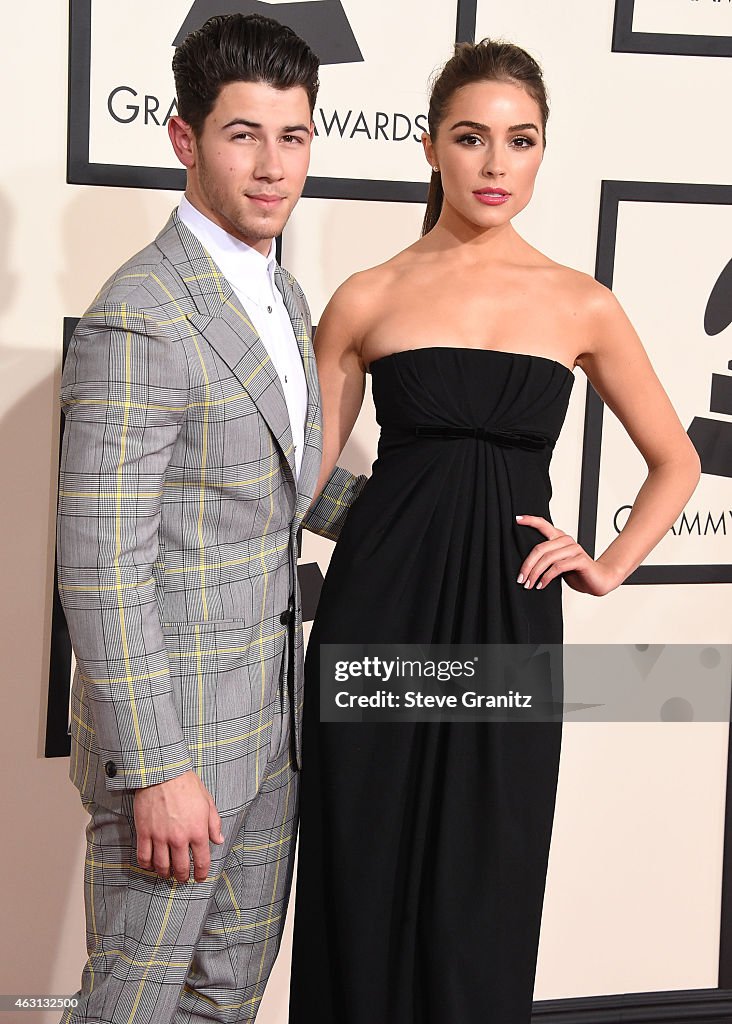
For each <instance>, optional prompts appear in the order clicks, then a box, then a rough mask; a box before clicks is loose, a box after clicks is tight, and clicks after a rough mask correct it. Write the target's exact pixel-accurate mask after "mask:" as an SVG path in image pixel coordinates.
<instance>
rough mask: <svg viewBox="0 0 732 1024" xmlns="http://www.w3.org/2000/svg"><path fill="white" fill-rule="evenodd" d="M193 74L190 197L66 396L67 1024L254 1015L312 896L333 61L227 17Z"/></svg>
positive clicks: (71, 357) (178, 132) (184, 146)
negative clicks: (311, 190)
mask: <svg viewBox="0 0 732 1024" xmlns="http://www.w3.org/2000/svg"><path fill="white" fill-rule="evenodd" d="M173 68H174V72H175V79H176V91H177V96H178V110H179V116H177V117H174V118H172V119H171V122H170V126H169V132H170V137H171V141H172V143H173V146H174V149H175V151H176V154H177V156H178V158H179V159H180V160H181V162H182V163H183V164H184V165H185V167H186V169H187V185H186V196H185V197H184V199H183V200H182V202H181V206H180V207H179V208H178V209H177V210H175V211H174V212H173V213H172V215H171V217H170V219H169V221H168V223H167V224H166V225H165V227H164V228H163V230H162V231H161V233H160V234H159V235H158V237H157V238H156V239H155V241H153V242H152V243H151V244H150V245H148V246H147V247H146V248H145V249H143V250H142V251H141V252H140V253H138V254H137V255H135V256H133V257H132V259H130V260H129V261H128V262H127V263H126V264H125V265H124V266H123V267H121V268H120V269H119V270H118V271H117V273H115V274H114V275H113V276H112V277H111V278H110V280H109V281H107V283H106V284H105V285H104V286H103V288H102V290H101V291H100V293H99V294H98V295H97V297H96V299H95V300H94V302H93V303H92V305H91V307H90V308H89V310H88V311H87V312H86V314H85V315H84V316H83V317H82V319H81V321H80V322H79V325H78V327H77V329H76V331H75V333H74V337H73V339H72V343H71V347H70V349H69V353H68V357H67V360H66V363H65V367H64V373H63V381H62V390H61V399H62V406H63V409H64V412H65V414H66V426H65V433H64V440H63V449H62V458H61V475H60V488H59V515H58V538H57V539H58V579H59V592H60V595H61V599H62V602H63V606H64V609H65V612H66V617H67V621H68V625H69V630H70V633H71V639H72V642H73V646H74V650H75V654H76V661H77V671H76V673H75V676H74V682H73V687H72V703H71V714H72V730H71V762H70V776H71V778H72V780H73V782H74V784H75V785H76V786H77V787H78V789H79V791H80V794H81V799H82V801H83V803H84V806H85V808H86V809H87V810H88V812H89V815H90V819H89V823H88V826H87V856H86V862H85V875H84V893H85V906H86V921H87V947H88V960H87V963H86V965H85V967H84V971H83V975H82V985H81V989H80V991H79V992H78V993H77V996H78V1006H77V1008H75V1009H74V1010H69V1011H67V1012H66V1013H65V1014H64V1017H63V1018H62V1020H63V1021H64V1022H78V1021H87V1022H95V1024H102V1022H105V1024H118V1022H119V1024H121V1022H124V1024H132V1022H136V1024H153V1022H154V1024H166V1022H170V1021H175V1022H176V1024H182V1022H184V1021H185V1022H194V1021H204V1020H205V1021H229V1022H233V1021H252V1020H254V1019H255V1017H256V1013H257V1009H258V1006H259V1003H260V1000H261V997H262V994H263V991H264V987H265V984H266V981H267V978H268V976H269V972H270V969H271V967H272V964H273V962H274V959H275V956H276V953H277V950H278V948H279V944H280V938H281V934H282V927H283V924H284V918H285V911H286V907H287V898H288V895H289V889H290V882H291V878H292V858H293V853H294V844H295V833H296V822H297V802H298V778H299V777H298V769H299V768H300V764H301V762H300V728H299V718H300V711H301V705H302V676H303V641H302V617H301V609H300V600H299V592H298V585H297V572H296V569H297V538H298V531H299V529H300V526H301V524H302V523H303V520H304V518H305V514H306V512H308V509H309V507H310V505H311V501H312V499H313V495H314V491H315V487H316V483H317V479H318V472H319V468H320V459H321V413H320V396H319V390H318V381H317V373H316V365H315V359H314V356H313V351H312V345H311V321H310V313H309V310H308V306H307V302H306V301H305V297H304V295H303V293H302V291H301V289H300V287H299V285H298V284H297V282H296V281H295V280H294V278H293V277H292V276H291V275H290V274H289V273H287V271H284V270H283V269H282V268H280V267H279V266H278V265H277V263H276V260H275V258H274V254H273V249H274V242H273V239H274V238H275V237H276V236H277V235H278V234H279V233H280V232H281V230H282V228H283V226H284V224H285V222H286V221H287V218H288V217H289V214H290V212H291V210H292V208H293V207H294V205H295V203H296V202H297V199H298V198H299V196H300V193H301V191H302V188H303V185H304V182H305V178H306V175H307V169H308V162H309V153H310V142H311V139H312V135H313V124H312V112H313V107H314V103H315V98H316V95H317V88H318V61H317V58H316V57H315V56H314V54H313V53H312V51H311V50H310V49H309V47H308V46H307V44H306V43H304V42H303V40H301V39H300V38H299V37H298V36H297V35H295V33H294V32H292V31H291V30H289V29H286V28H283V27H282V26H281V25H279V24H278V23H277V22H275V21H272V20H271V19H267V18H260V17H257V16H251V17H247V18H244V17H242V16H241V15H231V16H228V17H219V18H213V19H211V20H210V21H209V22H207V23H206V25H205V26H204V27H203V28H202V29H201V30H199V31H198V32H195V33H192V34H191V35H189V36H188V37H187V38H186V40H185V41H184V42H183V43H182V44H181V46H180V47H178V49H177V50H176V53H175V57H174V61H173ZM224 267H225V268H226V270H225V271H224V269H223V268H224ZM355 488H356V481H355V479H354V478H353V477H351V475H350V474H348V473H345V472H344V471H343V470H341V469H338V468H337V469H336V470H335V471H334V474H333V475H332V476H331V479H330V480H329V481H328V484H327V486H326V488H325V490H324V492H323V494H322V495H321V496H320V498H319V499H318V501H317V502H315V504H314V505H313V507H312V509H310V512H309V513H308V525H309V526H310V528H312V529H315V530H316V531H317V532H322V533H324V534H326V535H327V536H331V537H337V535H338V532H339V529H340V525H341V523H342V521H343V518H344V517H345V512H346V511H347V507H348V502H349V496H351V495H352V493H355ZM191 862H192V863H191ZM191 868H192V869H193V870H192V875H191Z"/></svg>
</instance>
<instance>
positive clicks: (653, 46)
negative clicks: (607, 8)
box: [612, 0, 732, 57]
mask: <svg viewBox="0 0 732 1024" xmlns="http://www.w3.org/2000/svg"><path fill="white" fill-rule="evenodd" d="M634 10H635V0H615V23H614V25H613V45H612V48H613V50H614V51H615V52H619V53H665V54H681V55H684V56H695V57H732V36H702V35H682V34H681V33H677V32H662V31H659V32H634V31H633V14H634Z"/></svg>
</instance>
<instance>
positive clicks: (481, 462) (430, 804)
mask: <svg viewBox="0 0 732 1024" xmlns="http://www.w3.org/2000/svg"><path fill="white" fill-rule="evenodd" d="M371 373H372V384H373V397H374V403H375V407H376V414H377V419H378V422H379V423H380V425H381V428H382V429H381V435H380V439H379V447H378V458H377V460H376V462H375V463H374V466H373V472H372V475H371V477H370V478H369V479H368V481H367V483H366V485H365V486H364V488H363V490H362V492H361V494H360V495H359V497H358V499H357V500H356V502H355V503H354V505H353V506H352V508H351V511H350V512H349V515H348V518H347V520H346V522H345V524H344V527H343V530H342V532H341V536H340V540H339V542H338V543H337V544H336V547H335V549H334V551H333V555H332V559H331V562H330V566H329V569H328V573H327V576H326V579H325V583H324V585H323V590H322V593H321V597H320V602H319V606H318V611H317V615H316V619H315V622H314V624H313V630H312V633H311V636H310V640H309V644H308V650H307V655H306V662H305V708H304V713H303V769H302V773H301V825H300V840H299V855H298V872H297V891H296V903H295V933H294V946H293V963H292V982H291V993H290V1022H291V1024H312V1022H313V1021H317V1022H318V1024H528V1022H529V1021H530V1019H531V1004H532V998H533V989H534V977H535V970H536V958H537V950H538V942H539V929H540V923H541V912H542V904H543V898H544V888H545V880H546V869H547V859H548V854H549V845H550V839H551V830H552V820H553V815H554V805H555V796H556V783H557V773H558V768H559V754H560V745H561V721H559V722H545V723H544V722H477V721H476V722H421V723H410V722H366V723H321V722H320V714H319V678H318V645H319V644H320V643H328V642H331V643H340V642H343V643H368V642H374V643H420V642H421V643H522V644H523V643H531V644H533V643H537V644H542V643H552V644H556V643H561V642H562V636H563V623H562V602H561V587H560V584H561V577H558V578H556V579H555V580H553V581H552V582H551V583H550V584H549V586H548V587H547V589H546V590H538V591H537V590H536V589H535V587H532V589H531V590H525V589H524V587H523V586H522V585H521V584H518V583H517V582H516V577H517V575H518V571H519V568H520V566H521V563H522V561H523V559H524V557H525V556H526V555H527V554H528V552H529V551H530V550H531V549H532V548H533V547H534V545H535V544H537V543H539V542H540V541H542V540H544V539H545V538H544V536H543V534H541V533H540V532H539V531H538V530H536V529H534V528H533V527H528V526H521V525H520V524H518V523H517V522H516V521H515V518H514V517H515V516H516V515H517V514H522V513H529V514H532V515H540V516H544V517H545V518H546V519H548V520H549V521H550V522H551V517H550V513H549V499H550V497H551V484H550V480H549V464H550V460H551V451H552V448H553V446H554V442H555V441H556V439H557V437H558V436H559V432H560V430H561V427H562V424H563V422H564V418H565V415H566V411H567V406H568V403H569V398H570V394H571V391H572V385H573V384H574V376H573V374H572V373H571V372H570V371H569V370H568V368H567V367H566V366H564V365H563V364H561V363H559V362H556V361H555V360H552V359H549V358H545V357H543V356H534V355H524V354H519V353H513V352H500V351H496V350H492V349H466V348H435V347H430V348H417V349H409V350H405V351H399V352H395V353H392V354H391V355H388V356H384V357H382V358H380V359H376V360H375V361H374V363H373V364H372V366H371ZM416 426H437V427H440V428H444V427H450V426H451V427H468V428H473V427H477V428H480V429H479V431H478V436H474V437H454V438H449V439H448V438H445V437H444V436H439V437H430V436H416V435H415V434H414V428H415V427H416ZM496 431H498V432H500V433H499V435H498V436H496V433H495V432H496ZM505 432H510V433H509V435H508V436H507V435H506V433H505ZM525 433H531V434H533V435H536V434H541V435H543V436H544V437H545V438H546V439H547V442H548V443H547V446H546V447H545V448H543V449H540V450H536V449H531V448H528V447H527V448H524V447H521V446H520V444H519V443H517V438H516V437H515V435H516V434H519V435H525Z"/></svg>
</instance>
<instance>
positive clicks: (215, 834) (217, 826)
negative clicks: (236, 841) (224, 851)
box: [208, 797, 224, 844]
mask: <svg viewBox="0 0 732 1024" xmlns="http://www.w3.org/2000/svg"><path fill="white" fill-rule="evenodd" d="M208 835H209V838H210V840H211V842H212V843H219V844H221V843H223V841H224V833H223V832H222V831H221V816H220V815H219V812H218V811H217V810H216V804H215V803H214V802H213V797H210V798H209V810H208Z"/></svg>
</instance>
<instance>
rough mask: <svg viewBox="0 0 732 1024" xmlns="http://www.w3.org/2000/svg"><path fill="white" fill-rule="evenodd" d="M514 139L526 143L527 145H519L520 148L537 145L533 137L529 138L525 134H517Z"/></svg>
mask: <svg viewBox="0 0 732 1024" xmlns="http://www.w3.org/2000/svg"><path fill="white" fill-rule="evenodd" d="M513 141H514V142H522V143H525V145H522V146H518V149H530V148H531V146H533V145H535V143H534V141H533V139H529V138H527V137H526V136H525V135H517V136H516V138H515V139H514V140H513Z"/></svg>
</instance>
